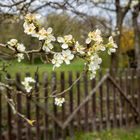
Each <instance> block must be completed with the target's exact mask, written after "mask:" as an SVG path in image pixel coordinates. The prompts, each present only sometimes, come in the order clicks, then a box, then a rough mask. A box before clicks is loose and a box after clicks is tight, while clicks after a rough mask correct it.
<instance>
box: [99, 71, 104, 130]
mask: <svg viewBox="0 0 140 140" xmlns="http://www.w3.org/2000/svg"><path fill="white" fill-rule="evenodd" d="M99 76H100V77H99V79H101V78H102V76H103V75H102V71H100V75H99ZM99 104H100V130H102V129H103V85H102V86H100V88H99Z"/></svg>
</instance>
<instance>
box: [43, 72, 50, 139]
mask: <svg viewBox="0 0 140 140" xmlns="http://www.w3.org/2000/svg"><path fill="white" fill-rule="evenodd" d="M43 83H44V85H43V87H44V98H45V99H44V102H45V109H46V110H48V85H49V83H48V75H47V74H46V73H45V74H44V79H43ZM44 116H45V117H44V118H45V120H44V122H45V124H44V137H45V138H44V139H45V140H49V120H48V119H49V116H48V114H46V113H44Z"/></svg>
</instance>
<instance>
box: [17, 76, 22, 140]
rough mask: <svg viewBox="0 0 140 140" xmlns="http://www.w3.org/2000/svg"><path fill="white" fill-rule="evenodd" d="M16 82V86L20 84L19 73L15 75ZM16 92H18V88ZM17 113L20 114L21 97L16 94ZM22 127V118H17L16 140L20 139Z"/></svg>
mask: <svg viewBox="0 0 140 140" xmlns="http://www.w3.org/2000/svg"><path fill="white" fill-rule="evenodd" d="M16 82H17V83H18V84H21V78H20V74H19V73H17V74H16ZM17 91H20V89H19V88H18V87H17ZM17 111H18V112H19V113H22V97H21V94H20V93H18V94H17ZM22 127H23V126H22V118H21V117H20V116H17V140H21V139H22Z"/></svg>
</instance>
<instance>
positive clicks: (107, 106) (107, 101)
mask: <svg viewBox="0 0 140 140" xmlns="http://www.w3.org/2000/svg"><path fill="white" fill-rule="evenodd" d="M109 82H110V81H109V79H107V80H106V111H107V112H106V113H107V116H106V117H107V129H110V128H111V123H110V84H109Z"/></svg>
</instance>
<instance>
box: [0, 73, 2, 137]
mask: <svg viewBox="0 0 140 140" xmlns="http://www.w3.org/2000/svg"><path fill="white" fill-rule="evenodd" d="M1 76H2V75H1V73H0V82H1V78H2V77H1ZM0 140H2V90H1V89H0Z"/></svg>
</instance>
